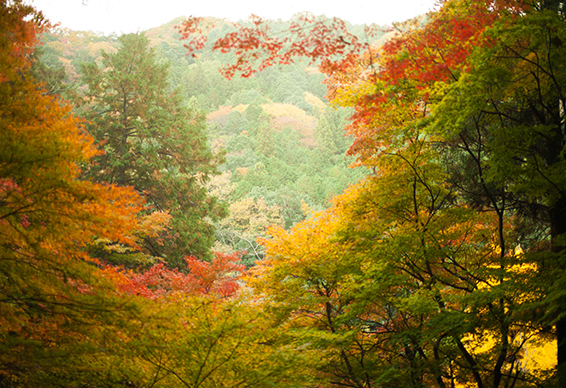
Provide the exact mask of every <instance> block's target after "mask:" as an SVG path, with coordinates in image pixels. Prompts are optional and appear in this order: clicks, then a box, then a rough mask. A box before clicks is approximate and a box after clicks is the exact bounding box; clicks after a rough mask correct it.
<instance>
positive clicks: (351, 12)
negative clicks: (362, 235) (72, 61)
mask: <svg viewBox="0 0 566 388" xmlns="http://www.w3.org/2000/svg"><path fill="white" fill-rule="evenodd" d="M26 2H28V3H31V4H32V5H34V6H35V8H37V9H38V10H40V11H43V13H44V15H45V16H46V17H47V18H48V19H49V20H51V21H52V22H54V23H55V22H60V23H61V26H62V27H66V28H70V29H73V30H91V31H95V32H103V33H105V34H109V33H112V32H115V33H118V34H121V33H129V32H137V31H143V30H147V29H150V28H153V27H158V26H160V25H162V24H164V23H167V22H169V21H171V20H172V19H174V18H176V17H179V16H214V17H219V18H227V19H230V20H232V21H237V20H242V19H247V18H248V17H249V16H250V15H251V14H252V13H253V14H255V15H258V16H261V17H263V18H266V19H282V20H289V19H290V18H291V16H293V15H294V14H296V13H299V12H303V11H309V12H312V13H313V14H315V15H326V16H328V17H333V16H337V17H339V18H341V19H343V20H346V21H349V22H351V23H354V24H363V23H366V24H371V23H376V24H378V25H390V24H391V23H392V22H396V21H404V20H407V19H410V18H412V17H415V16H417V15H420V14H424V13H426V12H428V11H430V10H432V8H433V7H434V5H435V0H26Z"/></svg>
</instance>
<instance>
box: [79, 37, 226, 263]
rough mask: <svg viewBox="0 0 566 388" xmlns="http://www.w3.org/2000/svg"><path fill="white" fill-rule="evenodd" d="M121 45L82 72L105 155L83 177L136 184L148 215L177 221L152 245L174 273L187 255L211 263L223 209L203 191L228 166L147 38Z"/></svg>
mask: <svg viewBox="0 0 566 388" xmlns="http://www.w3.org/2000/svg"><path fill="white" fill-rule="evenodd" d="M118 40H119V43H120V45H121V47H120V49H119V50H118V52H116V53H115V54H109V53H105V52H102V61H101V63H100V64H96V63H90V64H84V65H83V67H82V73H83V82H84V83H85V84H86V85H87V86H88V89H87V90H86V91H85V92H84V95H83V98H82V105H81V111H82V112H84V114H85V116H86V117H87V119H88V120H89V123H88V124H87V130H88V131H89V133H91V134H92V135H93V137H94V138H95V139H96V141H97V144H98V145H99V146H100V147H101V148H102V149H103V151H104V153H103V154H102V155H99V156H97V157H96V158H95V160H94V161H95V163H94V164H93V165H92V166H89V167H88V168H86V169H85V172H84V176H85V177H86V178H89V179H93V180H94V181H97V182H108V183H112V184H117V185H120V186H132V187H134V188H135V189H136V190H137V191H138V192H139V193H140V194H142V195H143V196H144V197H145V198H146V200H147V202H148V205H149V207H148V208H147V211H148V212H152V211H155V210H162V211H167V212H169V213H170V214H171V215H172V221H171V231H170V234H169V236H168V237H167V238H166V239H163V240H161V242H159V241H156V240H154V239H146V241H145V244H144V246H145V248H146V249H147V250H148V251H149V252H150V253H151V254H153V255H155V256H159V257H163V258H166V261H167V262H168V263H169V265H171V266H173V267H175V266H183V260H182V257H183V255H185V254H191V255H196V256H198V257H202V258H206V257H209V255H210V247H211V246H212V243H213V241H214V230H213V227H212V224H211V223H210V221H208V220H212V221H214V220H217V219H218V218H219V217H221V216H222V215H223V214H224V209H223V207H222V205H220V204H219V203H218V201H217V200H216V199H215V198H213V197H211V196H209V195H208V194H207V191H206V189H205V188H204V186H203V185H204V183H205V182H206V181H207V180H208V179H209V176H211V175H213V174H216V166H217V164H218V162H219V161H220V160H221V159H220V158H219V157H217V156H214V155H213V154H212V153H211V151H210V150H209V148H208V146H207V144H206V134H205V117H204V115H203V114H202V112H200V110H199V108H198V107H197V106H196V105H194V104H193V105H190V106H187V105H186V104H185V103H183V101H182V99H181V98H180V96H179V94H178V93H177V92H176V91H172V92H170V91H169V83H168V74H169V71H168V65H167V64H164V63H161V62H159V61H158V60H157V56H156V53H155V50H154V49H152V48H150V47H149V43H148V40H147V38H145V37H144V36H143V34H129V35H123V36H120V37H119V38H118Z"/></svg>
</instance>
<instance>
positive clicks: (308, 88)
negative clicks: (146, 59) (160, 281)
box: [39, 19, 384, 265]
mask: <svg viewBox="0 0 566 388" xmlns="http://www.w3.org/2000/svg"><path fill="white" fill-rule="evenodd" d="M181 22H182V19H177V20H172V21H171V22H170V23H167V24H166V25H163V26H161V27H159V28H155V29H152V30H149V31H145V32H143V33H140V35H144V36H145V37H146V38H147V40H148V46H149V47H151V48H152V49H153V53H154V57H155V58H154V61H155V62H156V63H160V64H161V65H163V66H164V67H163V69H161V70H157V69H156V70H154V71H158V72H168V75H169V76H168V77H167V79H164V80H163V81H162V82H163V84H162V85H161V86H160V87H161V88H164V89H167V90H169V91H173V90H174V91H175V92H176V94H177V95H178V98H180V101H182V102H180V103H181V104H184V105H191V107H192V109H197V110H200V111H203V112H204V113H205V114H206V115H207V120H206V128H207V129H206V135H207V137H208V142H209V147H210V148H211V149H212V150H213V152H215V153H216V154H217V155H223V156H224V158H225V161H224V162H222V163H219V165H218V168H219V172H221V175H211V176H210V181H209V182H208V183H207V184H208V188H209V190H210V192H211V193H213V194H214V196H216V197H218V198H219V199H220V200H222V201H224V202H225V204H226V206H227V207H228V210H229V212H228V214H229V215H228V216H227V217H226V218H224V219H223V220H220V221H219V220H216V222H214V227H215V228H216V232H215V236H214V239H215V243H214V248H215V250H217V251H223V252H231V253H233V252H236V251H246V252H247V254H245V257H244V261H245V262H246V263H247V264H248V265H251V264H252V263H253V261H254V260H257V259H261V258H262V257H263V248H262V247H261V246H260V245H258V244H257V242H256V239H257V237H259V236H264V235H265V234H264V231H265V229H266V228H267V227H268V226H270V225H273V224H277V225H281V226H284V227H286V228H290V227H291V226H293V225H294V224H296V223H297V222H299V221H301V220H303V219H304V218H305V217H306V216H307V215H308V214H310V212H311V211H315V210H322V209H325V208H326V207H328V206H329V200H330V199H331V198H332V197H333V196H335V195H337V194H339V193H341V192H342V191H343V190H344V189H345V188H346V187H347V186H348V185H349V184H351V183H354V182H356V181H357V180H358V179H360V178H361V177H363V176H364V175H365V174H366V171H364V170H363V169H351V168H348V166H349V165H350V164H351V163H352V162H353V160H354V159H353V158H351V157H347V156H346V151H347V150H348V148H349V146H350V144H351V142H352V139H351V137H347V136H346V132H345V129H344V128H345V126H346V125H347V123H348V118H349V116H350V115H351V111H350V110H348V109H345V108H340V107H333V106H330V105H329V103H328V101H327V99H326V95H327V87H326V85H325V84H324V83H323V81H324V79H325V77H324V75H323V74H322V73H321V72H320V71H319V70H318V68H317V67H316V65H313V64H310V65H308V64H307V63H306V62H302V61H300V60H299V61H297V62H296V63H295V64H293V65H289V66H277V67H271V68H268V69H266V70H265V71H264V72H261V73H258V74H256V75H254V76H253V77H249V78H232V79H230V80H228V79H226V78H225V77H224V76H223V75H222V74H221V73H220V68H221V66H223V65H224V64H226V63H229V62H230V61H231V60H232V59H233V56H231V55H223V54H222V53H219V52H217V51H213V50H212V47H211V46H210V47H207V48H205V49H204V50H202V51H201V52H200V53H199V55H198V56H191V55H189V53H188V51H187V49H186V48H185V47H184V44H183V41H182V40H180V37H181V35H180V33H179V31H178V27H179V26H180V24H181ZM208 23H210V24H211V25H212V27H209V31H208V32H207V33H208V35H209V36H210V37H211V39H214V37H217V36H220V34H221V33H222V31H224V32H225V31H228V30H230V29H233V27H231V24H230V23H229V22H227V21H223V20H216V19H209V20H208ZM270 24H271V28H273V29H274V30H276V31H280V33H281V34H284V31H285V30H286V29H288V27H289V23H284V22H282V21H279V22H275V21H273V22H270ZM352 28H354V30H356V29H357V30H359V31H360V33H361V31H362V29H361V26H352ZM382 34H384V32H381V33H380V34H379V36H377V37H376V39H377V38H379V37H380V36H381V35H382ZM42 41H43V43H44V45H43V46H41V48H40V49H39V51H40V52H39V56H40V58H41V61H42V62H43V63H44V65H45V67H46V69H45V70H44V74H50V78H49V79H48V82H49V83H50V85H51V87H52V88H53V90H58V91H61V90H64V89H66V90H65V92H64V94H67V95H68V96H69V98H74V97H76V95H77V94H78V95H81V94H83V91H84V89H85V88H86V87H87V84H88V82H89V78H88V76H86V74H85V73H84V72H83V70H82V69H83V68H84V67H85V66H92V64H97V63H105V62H104V58H105V55H113V54H115V53H117V52H118V51H119V50H124V49H126V50H127V49H128V48H124V47H123V42H121V41H120V38H119V37H116V36H99V35H96V34H93V33H92V32H89V31H80V32H79V31H68V30H57V29H55V30H51V31H50V32H47V33H45V34H44V35H43V36H42ZM107 65H108V64H107V63H105V66H107ZM145 71H147V69H146V70H145ZM141 74H142V73H141V70H140V76H141ZM143 74H145V73H143ZM91 82H92V81H91ZM73 96H74V97H73ZM89 109H90V110H91V111H92V109H91V108H89ZM83 116H85V117H87V118H88V117H89V114H88V112H85V114H83ZM91 119H93V118H91ZM103 120H104V119H103ZM105 158H106V159H108V160H109V161H108V162H110V163H111V162H112V159H113V158H114V159H117V158H118V156H117V155H116V154H115V153H107V154H106V156H105ZM203 233H205V234H206V233H207V232H203ZM177 244H178V242H177ZM189 245H190V246H192V247H193V248H194V247H195V241H193V242H192V243H191V244H189ZM206 247H207V245H206V243H204V245H203V247H202V248H200V251H199V250H195V249H193V251H192V252H191V251H190V250H189V251H187V248H188V246H186V247H185V248H184V250H185V253H193V254H197V255H200V256H202V255H203V254H205V250H206ZM208 248H210V244H208ZM154 250H155V249H154ZM154 253H157V252H154ZM171 261H172V262H177V263H178V262H179V258H178V257H176V258H172V259H171Z"/></svg>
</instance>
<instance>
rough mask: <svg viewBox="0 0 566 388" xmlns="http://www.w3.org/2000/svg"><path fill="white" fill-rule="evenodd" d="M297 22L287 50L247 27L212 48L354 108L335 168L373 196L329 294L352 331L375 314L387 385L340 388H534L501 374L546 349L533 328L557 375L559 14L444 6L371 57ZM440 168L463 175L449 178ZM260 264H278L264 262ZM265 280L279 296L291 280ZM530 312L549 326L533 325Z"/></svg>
mask: <svg viewBox="0 0 566 388" xmlns="http://www.w3.org/2000/svg"><path fill="white" fill-rule="evenodd" d="M298 21H300V22H301V23H302V24H301V23H297V24H296V25H294V27H293V26H292V28H291V33H292V34H291V35H292V39H294V40H290V39H288V38H285V39H278V38H277V37H273V36H271V35H269V34H268V32H269V31H268V27H267V26H265V25H264V23H263V21H262V20H260V19H254V20H253V22H254V25H253V26H251V27H250V26H240V28H239V29H238V31H237V32H235V33H231V34H229V35H227V36H226V37H225V38H223V39H219V40H218V41H217V42H216V47H218V48H220V49H222V50H224V51H228V50H230V49H232V48H234V49H235V52H236V55H237V56H238V58H237V61H235V64H234V65H232V66H228V67H227V69H226V73H227V75H228V76H232V75H234V74H235V73H237V72H241V73H242V74H243V75H244V76H249V75H250V74H252V73H254V72H255V71H258V70H261V69H262V68H264V67H266V66H271V65H272V64H274V63H278V62H279V63H288V62H289V61H290V60H291V59H292V58H294V57H295V56H305V57H307V58H310V59H316V58H319V57H322V64H321V69H322V70H323V71H325V72H326V74H329V75H331V76H332V78H331V80H330V81H329V86H330V87H329V90H330V93H331V97H332V98H333V99H334V101H335V102H336V103H338V104H340V105H343V106H352V107H354V108H355V113H354V115H353V117H352V119H353V122H352V125H351V126H349V128H348V130H349V133H350V134H352V135H353V136H354V144H353V146H352V147H351V148H350V153H351V154H356V155H357V156H358V164H360V165H363V166H366V167H368V168H371V169H373V171H374V173H375V178H374V179H372V180H371V181H372V182H375V183H374V184H372V185H371V186H370V187H371V189H370V190H369V191H368V194H367V195H364V196H362V197H360V198H361V199H360V201H359V202H357V201H354V202H353V205H354V206H357V209H358V210H357V211H356V213H354V215H355V217H352V218H351V220H352V226H351V228H347V229H346V230H344V231H342V233H343V235H344V238H345V244H348V245H346V246H348V247H350V245H349V244H350V243H351V242H352V241H354V242H356V243H357V244H359V245H358V246H357V247H356V249H354V250H353V251H352V250H351V249H350V250H346V249H344V250H343V251H344V252H347V253H346V256H347V257H348V258H350V256H352V255H356V254H360V255H362V257H365V259H362V262H364V265H363V266H361V274H360V275H357V276H359V277H356V276H353V278H354V279H355V282H353V284H354V285H355V286H354V288H352V289H351V291H350V292H349V293H348V291H344V292H343V293H342V294H344V293H347V294H348V295H349V296H351V297H352V298H353V299H354V300H358V301H359V302H360V303H362V304H361V305H360V309H359V310H358V315H356V317H357V318H358V319H359V317H361V316H363V315H364V314H366V313H367V312H366V311H367V310H366V307H367V306H370V305H372V304H373V306H376V307H375V308H377V309H381V311H385V312H386V314H385V315H382V316H380V318H379V320H378V327H379V328H380V329H386V333H385V334H383V333H380V334H379V337H381V338H383V341H379V342H378V343H379V344H378V345H376V346H375V349H376V351H377V349H379V351H380V352H382V354H383V357H384V359H386V360H387V362H388V363H389V365H394V366H395V367H396V369H394V370H396V371H400V372H398V373H397V372H395V374H394V375H391V374H390V373H393V372H392V370H391V369H388V368H386V366H385V365H382V366H381V367H383V368H380V373H381V374H380V375H378V376H377V378H376V379H373V380H367V381H369V382H367V383H360V382H359V381H360V380H359V378H360V377H361V375H358V381H357V382H356V381H354V382H350V383H349V384H352V386H364V385H363V384H366V385H371V384H378V385H390V386H406V385H407V384H409V385H411V386H429V385H433V384H434V385H437V386H439V387H444V386H447V385H448V384H450V385H454V384H455V383H457V382H459V383H467V384H474V385H476V386H478V387H484V386H486V385H488V384H489V385H491V386H493V387H498V386H500V385H506V386H507V385H514V384H518V383H519V382H520V384H523V385H526V386H528V385H537V384H539V381H540V380H542V378H543V374H544V372H547V371H543V370H537V369H536V368H535V369H532V368H524V367H520V366H519V364H518V362H517V359H518V357H519V356H520V354H521V352H523V351H524V350H525V347H526V346H531V345H527V343H528V341H529V340H528V339H530V338H536V339H538V340H540V341H544V339H545V338H547V336H548V335H549V334H550V333H549V330H548V325H549V324H551V325H553V324H554V325H556V335H557V338H558V341H557V342H558V347H559V351H558V354H559V357H558V364H559V370H561V369H562V365H563V364H564V359H565V356H564V354H566V353H564V349H566V347H564V348H563V344H564V343H566V342H564V341H563V339H562V338H563V336H564V334H563V321H562V320H563V308H562V306H563V291H562V290H563V287H562V285H563V279H564V277H563V274H562V270H561V269H560V268H563V265H562V259H560V257H561V256H562V252H563V248H562V243H561V241H562V240H563V235H564V231H563V230H562V229H563V222H562V220H564V219H565V218H564V217H563V215H562V212H563V211H564V210H563V209H564V208H565V207H564V206H563V204H562V202H563V200H562V197H563V195H562V191H563V188H562V185H563V170H564V166H563V163H564V162H563V156H562V149H563V144H564V141H563V138H562V133H563V121H564V109H563V106H564V101H563V93H562V89H561V85H563V83H564V75H563V74H562V70H563V67H561V65H560V63H562V61H563V59H564V58H563V50H562V49H561V47H562V44H561V41H560V38H559V35H560V34H563V28H564V27H563V26H564V15H563V4H561V2H535V3H532V4H526V3H523V2H514V1H507V2H499V1H481V2H466V1H448V2H445V3H444V4H443V7H442V8H441V9H440V11H439V12H437V13H435V14H432V15H431V18H430V21H429V23H428V24H426V25H425V26H424V27H423V28H421V29H409V30H407V31H404V32H403V31H401V34H400V35H399V36H398V37H396V38H395V39H393V40H391V41H390V42H388V43H387V44H385V45H384V46H383V47H382V48H376V47H371V46H370V44H369V42H368V43H362V42H360V41H359V40H357V39H356V37H355V36H352V35H351V34H348V32H347V31H345V30H344V29H343V27H345V26H344V25H343V24H340V22H339V21H336V20H335V21H334V24H333V26H335V27H336V28H334V29H332V28H328V23H326V22H324V21H319V20H316V19H313V18H308V17H304V16H303V17H299V19H298ZM193 22H194V20H189V21H188V22H187V24H186V27H187V30H186V31H187V32H188V33H189V32H191V33H192V32H195V28H194V23H193ZM305 31H308V32H312V33H311V34H309V33H306V32H305ZM187 37H188V36H187ZM189 46H190V45H189ZM334 54H338V57H337V58H336V57H332V55H334ZM254 59H258V61H257V62H254ZM561 107H562V108H561ZM525 139H527V141H526V142H525ZM451 157H457V158H458V159H457V161H458V164H459V165H462V166H468V167H470V168H469V169H468V170H467V171H464V172H461V171H457V169H455V168H453V167H452V166H450V165H449V163H451V160H450V158H451ZM445 162H447V163H445ZM356 203H358V205H355V204H356ZM532 210H535V211H532ZM541 214H542V215H543V217H539V216H540V215H541ZM294 238H295V239H300V238H301V237H300V235H298V236H295V237H294ZM546 241H548V242H550V244H548V243H547V242H546ZM523 242H524V243H525V247H528V248H529V249H528V251H524V250H523V251H521V250H519V249H518V248H519V246H520V247H521V248H522V247H523ZM273 254H274V256H273V257H274V258H276V257H281V262H282V263H284V262H285V261H286V260H293V259H294V255H287V257H286V256H285V255H284V254H283V253H282V250H281V247H280V246H276V248H275V249H274V252H273ZM268 257H270V252H269V251H268ZM282 265H284V264H282ZM315 268H316V266H315ZM315 268H309V271H311V272H308V274H310V273H312V271H315ZM278 270H279V268H272V269H269V270H268V272H269V273H277V271H278ZM366 271H367V272H366ZM279 274H280V275H283V279H284V281H280V283H282V284H283V287H285V286H286V285H289V287H292V283H293V280H294V279H295V278H294V277H293V275H292V273H290V271H289V272H286V273H284V272H281V273H279ZM354 275H356V274H354ZM300 278H301V277H299V280H300ZM344 278H345V279H348V276H347V275H345V276H344ZM542 279H546V281H543V282H541V280H542ZM550 279H552V280H550ZM280 280H281V279H280ZM299 280H298V281H299ZM310 282H311V283H312V284H317V282H316V281H315V280H310ZM544 282H546V284H547V285H548V284H552V287H551V288H547V287H546V286H545V285H544ZM529 283H531V284H532V285H534V286H533V287H529ZM358 284H360V285H364V286H365V287H367V289H368V290H369V292H368V294H365V291H364V288H362V287H360V288H357V285H358ZM309 285H310V284H307V285H304V286H303V287H304V288H307V287H308V286H309ZM557 286H558V287H557ZM555 290H560V291H555ZM364 295H369V296H370V297H375V298H376V299H370V300H369V301H368V300H367V299H364ZM364 303H365V307H364ZM541 306H549V307H550V308H549V310H550V311H551V313H550V314H548V315H547V316H546V317H543V316H541V315H540V310H539V309H540V307H541ZM352 310H355V308H354V307H352ZM518 333H520V336H518ZM480 335H482V336H483V338H482V337H480ZM521 337H522V339H521ZM405 372H406V373H405ZM339 383H342V382H339ZM561 384H562V385H564V384H563V383H561Z"/></svg>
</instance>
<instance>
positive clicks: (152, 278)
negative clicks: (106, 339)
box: [105, 252, 245, 299]
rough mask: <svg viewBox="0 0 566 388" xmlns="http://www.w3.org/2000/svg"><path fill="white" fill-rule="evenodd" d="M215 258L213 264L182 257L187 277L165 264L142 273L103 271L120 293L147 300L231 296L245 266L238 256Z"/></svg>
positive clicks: (114, 270)
mask: <svg viewBox="0 0 566 388" xmlns="http://www.w3.org/2000/svg"><path fill="white" fill-rule="evenodd" d="M214 255H215V258H214V259H213V260H212V262H207V261H202V260H199V259H197V258H195V257H193V256H185V262H186V263H187V268H188V273H183V272H180V271H179V270H177V269H169V268H167V267H166V266H165V265H164V264H157V265H155V266H153V267H151V268H150V269H149V270H147V271H145V272H142V273H135V272H133V271H127V272H126V271H122V270H120V269H119V268H115V267H107V268H105V271H106V273H107V274H109V275H110V276H112V277H114V278H115V281H116V282H117V283H118V285H119V288H120V289H121V290H122V291H123V292H126V293H129V294H132V295H140V296H143V297H146V298H149V299H158V298H162V297H164V296H167V295H171V294H173V293H183V294H189V295H196V294H200V295H216V296H219V297H222V298H227V297H230V296H233V295H234V294H235V293H236V292H237V291H238V289H239V285H238V283H237V275H238V274H239V273H241V272H242V271H243V270H244V269H245V267H244V265H242V264H238V262H239V261H240V256H241V254H240V253H234V254H231V255H230V254H224V253H217V252H215V254H214Z"/></svg>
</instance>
